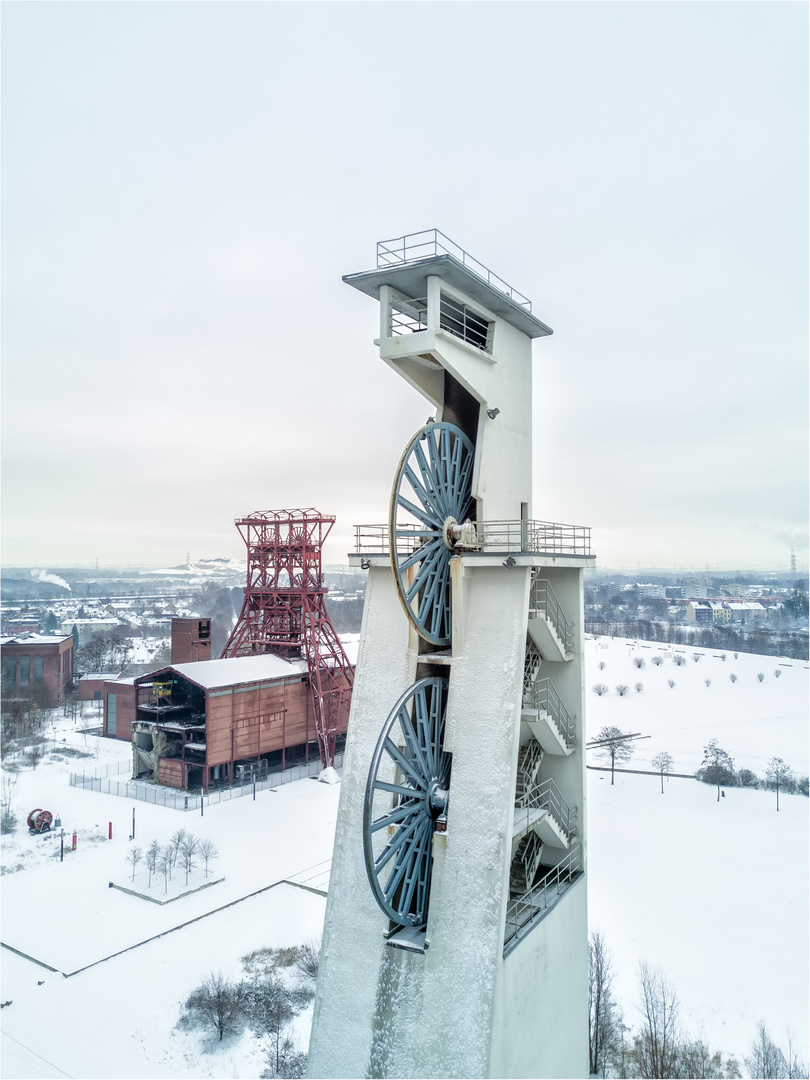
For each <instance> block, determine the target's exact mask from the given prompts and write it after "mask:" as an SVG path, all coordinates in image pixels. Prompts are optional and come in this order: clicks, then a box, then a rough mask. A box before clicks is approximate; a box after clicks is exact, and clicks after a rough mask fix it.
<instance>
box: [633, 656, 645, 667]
mask: <svg viewBox="0 0 810 1080" xmlns="http://www.w3.org/2000/svg"><path fill="white" fill-rule="evenodd" d="M633 667H637V668H638V669H639V670H641V668H643V667H646V662H645V660H644V657H643V656H634V657H633Z"/></svg>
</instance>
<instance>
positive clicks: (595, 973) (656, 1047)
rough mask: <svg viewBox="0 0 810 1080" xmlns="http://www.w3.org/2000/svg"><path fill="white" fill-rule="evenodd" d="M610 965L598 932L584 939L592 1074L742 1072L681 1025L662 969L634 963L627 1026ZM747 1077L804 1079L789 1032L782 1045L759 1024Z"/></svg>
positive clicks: (656, 1079) (659, 1079)
mask: <svg viewBox="0 0 810 1080" xmlns="http://www.w3.org/2000/svg"><path fill="white" fill-rule="evenodd" d="M614 977H615V976H614V970H613V963H612V959H611V957H610V954H609V952H608V949H607V947H606V945H605V940H604V938H603V937H602V935H601V934H600V933H596V932H594V933H591V936H590V941H589V943H588V1022H589V1039H588V1053H589V1066H590V1072H591V1075H592V1076H600V1077H644V1078H647V1077H649V1078H651V1080H668V1078H678V1080H679V1078H687V1080H688V1078H697V1080H700V1078H706V1080H714V1078H733V1077H739V1076H741V1073H740V1066H739V1063H738V1062H737V1060H736V1059H735V1058H733V1057H731V1056H729V1055H726V1056H724V1055H723V1053H722V1052H721V1051H718V1050H715V1051H712V1050H711V1049H710V1048H709V1046H708V1044H707V1043H706V1042H705V1041H704V1039H703V1038H700V1037H699V1038H692V1037H690V1036H689V1035H688V1034H687V1033H686V1032H685V1031H684V1030H683V1028H682V1027H681V1023H680V1015H679V1014H680V1002H679V1000H678V995H677V992H676V990H675V988H674V987H673V985H672V983H671V982H670V981H669V980H668V979H667V977H666V975H664V973H663V972H661V971H658V970H656V969H654V968H652V967H650V966H649V965H648V964H644V963H642V964H641V965H640V966H639V977H638V1002H637V1017H638V1022H637V1026H636V1028H635V1029H631V1028H630V1027H629V1026H628V1025H627V1024H626V1023H625V1019H624V1014H623V1012H622V1009H621V1007H620V1006H619V1003H618V1002H617V1000H616V998H615V995H614ZM744 1064H745V1068H746V1069H747V1071H748V1074H749V1076H751V1077H756V1078H761V1080H793V1078H800V1077H807V1066H806V1065H805V1063H804V1062H803V1061H801V1060H799V1058H798V1056H797V1055H796V1052H795V1050H794V1047H793V1043H792V1039H791V1037H790V1035H788V1040H787V1047H786V1049H785V1050H783V1049H781V1048H780V1047H779V1046H777V1045H776V1043H775V1042H774V1041H773V1040H772V1039H771V1037H770V1035H769V1034H768V1032H767V1029H766V1027H765V1024H764V1023H760V1024H759V1026H758V1028H757V1034H756V1037H755V1039H754V1040H753V1042H752V1045H751V1053H750V1056H749V1057H746V1058H745V1060H744Z"/></svg>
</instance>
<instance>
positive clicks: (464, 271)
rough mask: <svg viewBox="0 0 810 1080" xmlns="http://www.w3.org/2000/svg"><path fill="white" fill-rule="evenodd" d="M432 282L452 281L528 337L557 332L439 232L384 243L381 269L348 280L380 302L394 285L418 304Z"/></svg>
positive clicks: (379, 257) (528, 302)
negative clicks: (384, 290)
mask: <svg viewBox="0 0 810 1080" xmlns="http://www.w3.org/2000/svg"><path fill="white" fill-rule="evenodd" d="M429 277H438V278H441V279H442V280H443V281H446V282H447V283H448V284H449V285H451V286H453V287H454V288H456V289H458V290H459V291H460V292H462V293H464V294H465V296H469V297H470V299H472V300H475V301H477V302H478V303H479V304H481V305H482V306H483V307H485V308H486V309H487V310H489V311H491V312H492V313H493V314H494V315H499V316H500V317H501V318H502V319H504V320H506V322H509V323H511V324H512V325H513V326H516V327H517V328H518V329H519V330H522V331H523V333H524V334H526V335H527V336H528V337H531V338H536V337H546V336H547V335H549V334H552V333H553V332H554V331H553V330H552V329H551V327H550V326H546V324H545V323H544V322H541V321H540V319H538V318H537V316H535V315H533V314H532V303H531V300H528V299H527V298H526V297H525V296H524V295H523V294H522V293H520V292H518V291H517V289H515V288H513V287H512V286H511V285H509V284H508V283H507V282H505V281H504V280H503V278H500V277H498V275H497V274H494V273H493V272H492V271H491V270H489V269H488V268H487V267H486V266H484V264H483V263H480V262H478V260H477V259H474V258H473V257H472V256H471V255H470V254H469V253H468V252H466V251H464V249H463V248H461V247H459V245H458V244H455V243H453V241H452V240H450V239H449V238H448V237H447V236H445V235H444V233H442V232H439V230H438V229H426V230H424V231H423V232H417V233H409V234H408V235H407V236H400V237H398V238H397V239H395V240H381V241H380V242H379V243H378V244H377V268H376V270H365V271H363V272H361V273H359V274H346V275H344V277H343V280H344V281H345V282H346V284H347V285H351V286H353V288H355V289H359V291H360V292H363V293H366V295H367V296H372V297H374V298H375V299H376V300H379V299H380V287H381V286H382V285H391V286H393V287H394V288H395V289H396V290H397V291H398V292H399V293H401V294H402V295H404V296H407V297H410V298H411V299H412V300H417V298H422V297H425V296H426V295H427V279H428V278H429Z"/></svg>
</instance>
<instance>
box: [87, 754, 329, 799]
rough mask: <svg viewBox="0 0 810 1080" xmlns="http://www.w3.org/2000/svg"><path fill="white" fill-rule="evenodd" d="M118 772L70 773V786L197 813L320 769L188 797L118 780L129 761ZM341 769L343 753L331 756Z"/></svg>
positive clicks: (295, 769) (293, 770)
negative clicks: (100, 774) (99, 774)
mask: <svg viewBox="0 0 810 1080" xmlns="http://www.w3.org/2000/svg"><path fill="white" fill-rule="evenodd" d="M120 766H121V768H120V772H119V773H118V774H117V775H116V774H115V773H114V772H109V773H108V774H107V775H104V776H98V775H96V773H97V772H100V771H102V770H93V774H89V773H78V772H76V773H71V774H70V781H69V782H70V786H71V787H76V788H82V789H84V790H85V791H95V792H98V793H99V794H102V795H117V796H119V797H120V798H122V799H134V800H135V801H136V802H143V803H149V804H151V805H152V806H164V807H166V808H167V809H169V810H184V811H187V810H197V811H199V810H200V809H201V805H200V804H201V803H202V802H204V806H203V807H202V809H203V812H204V811H205V810H207V809H208V807H209V806H216V805H217V803H221V802H230V801H231V799H242V798H245V797H246V796H251V795H253V794H254V793H255V792H261V791H268V790H270V789H271V788H278V787H282V785H284V784H291V783H292V782H293V781H295V780H304V779H306V778H307V777H312V776H317V775H318V773H320V771H321V769H322V765H321V763H320V761H319V760H318V759H317V758H315V760H313V761H309V762H307V763H305V764H303V765H293V766H291V767H290V768H288V769H278V770H276V771H274V772H271V773H268V774H267V775H266V776H265V777H264V778H263V779H257V780H256V781H255V783H254V781H252V780H251V781H250V782H248V783H242V784H233V785H227V784H226V785H224V786H223V787H221V788H214V789H212V790H211V791H209V792H208V793H206V794H205V795H200V794H190V793H189V792H187V791H182V790H180V789H178V788H170V787H164V786H163V785H161V784H154V783H149V782H148V781H146V780H132V779H130V778H128V779H126V780H122V779H121V774H122V773H123V772H127V773H131V772H132V765H131V763H129V762H122V763H120ZM342 767H343V753H342V752H338V753H337V754H335V768H336V769H341V768H342Z"/></svg>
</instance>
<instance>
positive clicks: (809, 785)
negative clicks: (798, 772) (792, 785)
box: [796, 776, 810, 795]
mask: <svg viewBox="0 0 810 1080" xmlns="http://www.w3.org/2000/svg"><path fill="white" fill-rule="evenodd" d="M796 791H797V792H798V793H799V794H800V795H810V778H808V777H806V776H800V777H799V779H798V780H797V781H796Z"/></svg>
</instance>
